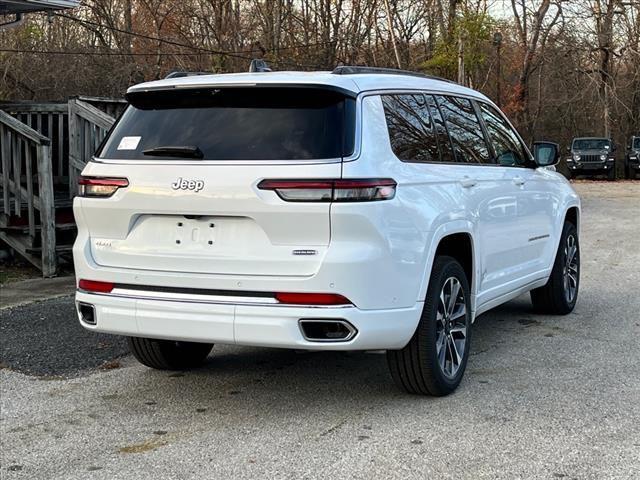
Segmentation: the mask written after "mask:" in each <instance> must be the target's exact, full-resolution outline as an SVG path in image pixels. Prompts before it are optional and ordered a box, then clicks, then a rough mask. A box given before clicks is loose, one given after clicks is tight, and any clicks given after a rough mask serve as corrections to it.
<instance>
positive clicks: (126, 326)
mask: <svg viewBox="0 0 640 480" xmlns="http://www.w3.org/2000/svg"><path fill="white" fill-rule="evenodd" d="M79 302H81V303H84V304H90V305H93V306H94V308H95V320H96V324H95V325H89V324H86V323H84V322H83V321H82V320H80V323H81V325H82V326H83V327H85V328H86V329H87V330H93V331H97V332H103V333H112V334H117V335H126V336H137V337H146V338H159V339H166V340H183V341H193V342H206V343H224V344H236V345H253V346H262V347H279V348H295V349H308V350H387V349H399V348H402V347H404V346H405V345H406V344H407V343H408V342H409V340H410V339H411V337H412V335H413V333H414V331H415V329H416V326H417V324H418V321H419V318H420V314H421V312H422V303H421V302H419V303H417V304H416V305H415V306H414V307H411V308H400V309H385V310H361V309H358V308H356V307H353V306H351V307H304V306H303V307H298V306H295V307H293V306H282V305H277V306H270V305H244V304H238V305H232V304H217V303H198V302H185V301H174V300H157V299H153V300H150V299H144V298H142V299H141V298H133V297H121V296H120V297H119V296H113V295H108V294H94V293H86V292H82V291H78V292H77V293H76V304H78V303H79ZM300 319H341V320H346V321H348V322H349V323H350V324H351V325H353V326H354V327H355V328H356V329H357V331H358V333H357V334H356V335H355V337H353V338H352V339H351V340H349V341H346V342H340V341H338V342H326V341H325V342H312V341H308V340H306V339H305V338H304V336H303V335H302V331H301V330H300V327H299V320H300Z"/></svg>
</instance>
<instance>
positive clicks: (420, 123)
mask: <svg viewBox="0 0 640 480" xmlns="http://www.w3.org/2000/svg"><path fill="white" fill-rule="evenodd" d="M127 99H128V101H129V103H130V105H129V107H128V108H127V110H126V111H125V113H124V114H123V115H122V117H121V118H120V119H119V121H118V122H117V124H116V125H115V127H114V128H113V130H112V131H111V133H110V135H109V136H108V138H107V140H106V142H105V143H104V145H103V146H102V147H101V148H100V149H99V151H98V152H97V154H96V156H95V158H94V159H93V160H92V161H91V162H89V163H88V164H87V166H86V168H85V169H84V171H83V173H82V177H81V178H80V180H79V184H80V191H79V196H78V197H77V198H76V199H75V201H74V212H75V216H76V219H77V222H78V237H77V240H76V242H75V245H74V259H75V269H76V275H77V294H76V302H77V309H78V315H79V318H80V322H81V323H82V325H83V326H84V327H85V328H87V329H89V330H94V331H99V332H107V333H113V334H120V335H125V336H127V337H129V345H130V347H131V350H132V352H133V354H134V355H135V357H136V358H137V359H138V360H139V361H140V362H141V363H143V364H145V365H147V366H149V367H152V368H158V369H186V368H190V367H194V366H197V365H199V364H201V363H202V362H203V361H204V360H205V359H206V358H207V356H208V355H209V353H210V352H211V349H212V346H213V344H214V343H222V344H237V345H256V346H263V347H280V348H292V349H307V350H386V351H387V358H388V364H389V367H390V370H391V375H392V377H393V378H394V380H395V381H396V383H397V384H398V385H399V386H400V387H402V388H403V389H405V390H406V391H408V392H412V393H419V394H430V395H446V394H448V393H450V392H452V391H453V390H454V389H455V388H456V387H457V386H458V384H459V383H460V380H461V378H462V375H463V373H464V370H465V366H466V364H467V359H468V357H469V350H470V345H471V344H470V339H471V324H472V322H473V321H474V320H475V319H476V318H477V317H478V316H479V315H480V314H481V313H483V312H485V311H487V310H489V309H491V308H493V307H495V306H497V305H500V304H502V303H504V302H506V301H508V300H510V299H512V298H514V297H516V296H518V295H521V294H523V293H525V292H531V299H532V301H533V305H534V307H535V308H536V309H537V310H540V311H546V312H550V313H555V314H566V313H568V312H570V311H571V310H572V309H573V308H574V305H575V303H576V299H577V295H578V287H579V274H580V253H579V238H578V231H579V219H580V201H579V198H578V196H577V195H576V193H575V192H574V191H573V189H572V188H571V186H570V185H569V183H568V182H567V181H566V180H565V178H564V177H563V176H561V175H560V174H558V173H556V172H555V171H554V169H553V168H550V166H551V165H553V164H555V163H556V162H557V159H558V152H557V145H555V144H551V143H544V142H542V143H538V144H536V145H535V149H534V153H535V158H534V156H533V155H532V154H531V153H530V151H529V149H528V148H527V147H526V146H525V144H524V143H523V141H522V139H521V137H520V136H519V135H518V133H517V132H516V130H515V129H514V128H513V127H512V126H511V124H510V123H509V121H508V120H507V119H506V118H505V116H504V115H503V114H502V113H501V112H500V110H499V109H498V108H497V107H496V106H495V105H494V104H493V103H492V102H491V101H490V100H489V99H488V98H486V97H485V96H483V95H482V94H480V93H478V92H476V91H474V90H470V89H468V88H464V87H462V86H459V85H457V84H454V83H450V82H446V81H442V80H439V79H434V78H430V77H425V76H417V75H411V74H403V73H402V72H397V71H385V70H376V69H368V68H355V67H342V68H339V69H336V70H335V71H334V72H313V73H297V72H274V73H248V74H226V75H211V76H192V77H183V78H171V79H165V80H160V81H155V82H150V83H144V84H141V85H137V86H134V87H131V88H130V89H129V90H128V93H127Z"/></svg>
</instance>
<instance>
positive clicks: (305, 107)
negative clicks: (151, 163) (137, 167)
mask: <svg viewBox="0 0 640 480" xmlns="http://www.w3.org/2000/svg"><path fill="white" fill-rule="evenodd" d="M127 98H128V100H129V101H130V103H131V105H130V106H129V107H128V109H127V111H126V112H125V113H124V115H123V116H122V118H121V119H120V121H119V122H118V124H117V125H116V127H115V128H114V130H113V132H112V134H111V136H110V137H109V139H108V141H107V142H105V145H104V147H103V148H102V150H101V152H100V153H99V156H100V157H103V158H112V159H153V160H157V159H167V158H169V159H170V158H172V157H167V156H162V155H159V156H158V155H153V156H151V155H145V154H144V153H143V152H144V151H145V150H151V149H154V148H156V149H157V148H159V147H176V146H179V147H184V146H189V147H198V148H199V149H200V150H201V151H202V154H203V155H202V156H203V158H204V159H205V160H309V159H328V158H340V157H342V156H347V155H349V154H351V153H352V152H353V147H354V128H355V113H354V111H355V102H354V100H353V99H351V98H346V97H345V96H344V95H342V94H340V93H338V92H334V91H329V90H326V89H318V88H279V87H277V88H255V87H254V88H227V89H197V90H183V91H175V90H174V91H171V92H145V93H137V94H136V93H134V94H131V95H129V96H128V97H127Z"/></svg>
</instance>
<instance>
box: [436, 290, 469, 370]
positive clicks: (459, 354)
mask: <svg viewBox="0 0 640 480" xmlns="http://www.w3.org/2000/svg"><path fill="white" fill-rule="evenodd" d="M466 348H467V302H466V298H465V296H464V290H463V289H462V284H461V283H460V281H459V280H458V279H457V278H456V277H449V278H447V280H446V281H445V282H444V285H443V286H442V290H441V292H440V299H439V302H438V311H437V313H436V355H437V358H438V364H439V365H440V369H441V371H442V373H443V374H444V375H445V376H446V377H447V378H454V377H455V376H456V373H458V370H459V369H460V365H461V364H462V359H463V358H464V354H465V350H466Z"/></svg>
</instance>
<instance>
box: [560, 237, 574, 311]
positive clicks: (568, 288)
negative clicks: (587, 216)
mask: <svg viewBox="0 0 640 480" xmlns="http://www.w3.org/2000/svg"><path fill="white" fill-rule="evenodd" d="M564 257H565V264H564V269H563V271H562V274H563V275H562V279H563V285H564V296H565V298H566V300H567V303H571V302H573V300H574V298H575V297H576V292H577V291H578V244H577V242H576V237H574V236H573V235H569V236H568V237H567V241H566V243H565V246H564Z"/></svg>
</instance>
